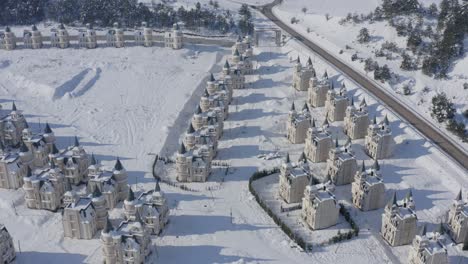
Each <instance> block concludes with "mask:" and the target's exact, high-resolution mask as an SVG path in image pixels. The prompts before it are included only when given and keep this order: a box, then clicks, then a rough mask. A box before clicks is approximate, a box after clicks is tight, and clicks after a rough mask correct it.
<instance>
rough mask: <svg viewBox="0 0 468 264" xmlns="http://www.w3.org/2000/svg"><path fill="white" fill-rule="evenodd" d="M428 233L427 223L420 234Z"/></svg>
mask: <svg viewBox="0 0 468 264" xmlns="http://www.w3.org/2000/svg"><path fill="white" fill-rule="evenodd" d="M426 233H427V227H426V224H424V225H423V228H422V230H421V233H420V234H419V235H420V236H425V235H426Z"/></svg>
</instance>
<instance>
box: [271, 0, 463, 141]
mask: <svg viewBox="0 0 468 264" xmlns="http://www.w3.org/2000/svg"><path fill="white" fill-rule="evenodd" d="M419 2H420V3H422V4H423V5H425V6H428V5H430V4H431V3H436V4H439V2H440V0H425V1H419ZM380 3H381V1H380V0H348V1H340V0H307V1H297V0H284V1H283V4H281V5H279V6H277V7H275V8H274V9H273V11H274V13H275V15H276V16H278V17H279V18H280V19H281V20H282V21H283V22H285V23H287V24H288V25H289V26H292V27H293V28H294V29H295V30H296V31H298V32H299V33H301V34H302V35H304V36H306V37H307V38H308V39H310V40H311V41H314V42H315V43H317V44H319V45H320V46H321V47H322V48H324V49H326V50H328V51H329V52H331V53H332V54H334V55H335V56H337V57H338V58H339V59H341V60H343V61H344V62H346V63H347V64H348V65H350V66H353V67H354V69H356V70H358V71H361V72H362V73H365V71H364V63H363V62H360V61H359V60H356V61H354V62H353V61H351V56H352V55H353V54H355V53H357V55H358V57H359V58H363V59H366V58H369V57H371V58H373V59H374V60H375V61H377V62H378V63H379V65H381V66H382V65H384V64H387V65H388V66H389V67H390V69H391V71H393V72H395V73H397V74H398V75H399V78H400V81H399V82H398V83H396V84H393V85H389V84H388V83H386V84H381V85H382V87H384V88H386V89H387V90H388V91H389V92H390V93H391V94H393V95H394V96H396V97H397V98H398V99H399V100H401V101H402V102H403V103H405V104H406V105H407V106H408V107H410V108H413V109H414V110H415V111H416V112H418V113H419V114H421V115H422V116H423V117H424V118H426V119H427V120H429V121H430V122H432V123H433V124H434V125H436V126H437V127H439V128H441V129H442V130H443V131H446V129H445V125H444V124H439V123H437V122H436V121H435V120H434V119H432V118H431V116H430V107H431V98H432V97H433V96H434V95H436V94H437V93H440V92H445V93H446V94H447V97H448V98H449V99H451V100H452V102H453V103H454V105H455V107H456V109H457V119H458V120H459V121H463V120H464V122H465V125H467V126H468V121H467V119H466V118H463V116H462V112H463V111H464V110H466V109H467V108H468V90H464V89H463V84H464V83H467V82H468V72H467V70H466V69H467V67H468V58H467V57H466V56H464V57H463V58H461V59H458V60H456V61H455V62H454V64H453V68H452V70H451V71H450V72H449V74H448V75H449V77H448V79H447V80H435V79H433V78H431V77H429V76H426V75H424V74H422V73H421V71H420V70H419V71H402V70H401V69H400V63H401V59H396V60H386V59H385V58H377V57H375V54H374V53H373V51H374V50H376V49H380V47H381V45H382V43H384V42H385V41H393V42H395V43H396V44H397V45H398V47H400V48H403V49H404V48H406V37H399V36H397V33H396V30H395V29H394V28H393V27H390V26H389V25H388V23H387V22H385V21H384V22H375V23H372V24H369V23H368V22H365V23H360V24H353V23H346V24H345V25H340V24H339V21H340V20H341V19H342V18H343V17H346V15H347V13H357V14H368V13H369V12H370V11H372V10H374V9H375V8H376V7H377V6H378V5H380ZM303 7H306V8H307V12H306V13H305V14H304V13H303V12H302V11H301V10H302V8H303ZM325 14H329V15H330V17H331V18H330V20H328V21H327V20H326V18H325ZM292 17H296V18H297V19H299V22H298V23H297V24H291V23H290V20H291V18H292ZM363 27H366V28H368V29H369V33H370V35H371V36H372V40H371V41H370V42H369V43H367V44H365V45H363V44H360V43H358V42H357V40H356V37H357V36H358V34H359V30H360V29H361V28H363ZM307 29H309V31H310V33H307ZM467 41H468V40H465V46H466V44H467ZM346 46H349V47H350V48H351V49H346ZM341 50H342V51H343V54H339V52H340V51H341ZM370 76H372V75H371V74H370ZM370 78H371V79H372V77H370ZM404 85H410V86H413V88H412V94H411V95H409V96H405V95H403V93H402V88H403V86H404ZM426 87H427V88H428V89H425V88H426ZM446 134H448V135H450V136H451V137H452V138H453V139H454V140H456V141H457V142H459V144H462V145H463V147H465V148H468V143H462V142H461V140H459V139H458V138H457V137H456V136H455V135H453V134H452V133H450V132H447V131H446Z"/></svg>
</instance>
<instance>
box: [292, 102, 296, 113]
mask: <svg viewBox="0 0 468 264" xmlns="http://www.w3.org/2000/svg"><path fill="white" fill-rule="evenodd" d="M291 111H296V107H295V106H294V101H293V102H292V105H291Z"/></svg>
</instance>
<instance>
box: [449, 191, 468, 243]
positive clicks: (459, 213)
mask: <svg viewBox="0 0 468 264" xmlns="http://www.w3.org/2000/svg"><path fill="white" fill-rule="evenodd" d="M447 224H448V227H449V228H448V233H449V234H450V236H451V237H452V239H453V241H455V243H465V242H468V204H467V203H466V202H465V201H464V200H463V197H462V191H461V190H460V192H459V193H458V195H457V197H456V198H455V200H453V202H452V205H451V206H450V211H449V214H448V223H447Z"/></svg>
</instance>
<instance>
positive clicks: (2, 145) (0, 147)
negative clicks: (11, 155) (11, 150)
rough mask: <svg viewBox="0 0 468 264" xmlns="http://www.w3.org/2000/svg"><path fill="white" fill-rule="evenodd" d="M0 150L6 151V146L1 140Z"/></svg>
mask: <svg viewBox="0 0 468 264" xmlns="http://www.w3.org/2000/svg"><path fill="white" fill-rule="evenodd" d="M0 149H1V150H2V151H4V150H5V145H4V144H3V141H1V140H0Z"/></svg>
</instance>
